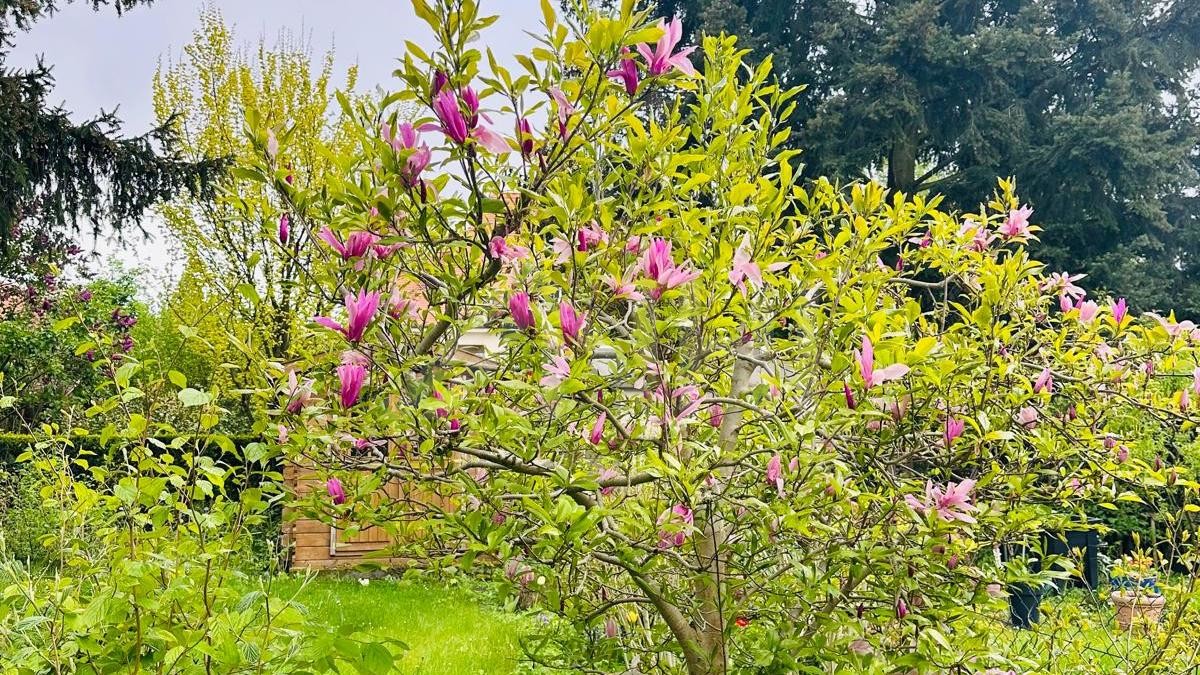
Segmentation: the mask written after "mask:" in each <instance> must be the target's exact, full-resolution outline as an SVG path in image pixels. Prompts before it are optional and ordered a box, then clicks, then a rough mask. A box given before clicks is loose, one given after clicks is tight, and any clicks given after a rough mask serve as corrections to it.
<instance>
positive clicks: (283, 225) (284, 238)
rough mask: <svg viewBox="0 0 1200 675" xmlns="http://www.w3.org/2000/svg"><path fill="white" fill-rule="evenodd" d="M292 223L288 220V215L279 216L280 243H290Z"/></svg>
mask: <svg viewBox="0 0 1200 675" xmlns="http://www.w3.org/2000/svg"><path fill="white" fill-rule="evenodd" d="M291 225H292V221H291V219H290V218H288V214H286V213H285V214H283V215H281V216H279V243H281V244H286V243H288V236H289V234H290V233H291V231H292V227H291Z"/></svg>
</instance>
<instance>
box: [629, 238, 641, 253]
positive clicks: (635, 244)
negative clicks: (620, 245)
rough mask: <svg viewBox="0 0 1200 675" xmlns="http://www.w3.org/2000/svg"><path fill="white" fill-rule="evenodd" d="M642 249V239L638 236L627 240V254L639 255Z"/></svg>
mask: <svg viewBox="0 0 1200 675" xmlns="http://www.w3.org/2000/svg"><path fill="white" fill-rule="evenodd" d="M641 248H642V238H641V237H639V236H637V235H636V234H634V235H630V237H629V238H628V239H626V240H625V252H626V253H637V252H638V251H639V250H641Z"/></svg>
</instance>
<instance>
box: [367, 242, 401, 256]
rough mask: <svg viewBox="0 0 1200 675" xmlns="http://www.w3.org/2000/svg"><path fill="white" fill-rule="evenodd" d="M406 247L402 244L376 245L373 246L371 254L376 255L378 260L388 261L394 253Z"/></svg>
mask: <svg viewBox="0 0 1200 675" xmlns="http://www.w3.org/2000/svg"><path fill="white" fill-rule="evenodd" d="M404 246H405V245H404V244H403V243H400V242H397V243H395V244H374V245H372V246H371V253H373V254H374V255H375V259H376V260H387V259H388V258H390V257H391V255H392V254H393V253H395V252H396V251H399V250H400V249H402V248H404Z"/></svg>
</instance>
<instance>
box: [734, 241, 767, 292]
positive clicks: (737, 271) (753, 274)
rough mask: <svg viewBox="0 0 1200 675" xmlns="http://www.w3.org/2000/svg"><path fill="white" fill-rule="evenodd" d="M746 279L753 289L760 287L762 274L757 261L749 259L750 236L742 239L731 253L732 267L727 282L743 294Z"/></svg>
mask: <svg viewBox="0 0 1200 675" xmlns="http://www.w3.org/2000/svg"><path fill="white" fill-rule="evenodd" d="M746 281H749V282H750V285H751V286H753V287H754V290H758V289H760V288H762V285H763V276H762V270H761V269H759V267H758V263H756V262H754V261H753V260H751V259H750V238H749V237H746V238H744V239H742V243H741V245H740V246H738V248H737V251H735V252H734V254H733V269H731V270H729V283H731V284H733V285H734V286H737V287H738V290H740V291H741V292H742V293H743V294H745V292H746Z"/></svg>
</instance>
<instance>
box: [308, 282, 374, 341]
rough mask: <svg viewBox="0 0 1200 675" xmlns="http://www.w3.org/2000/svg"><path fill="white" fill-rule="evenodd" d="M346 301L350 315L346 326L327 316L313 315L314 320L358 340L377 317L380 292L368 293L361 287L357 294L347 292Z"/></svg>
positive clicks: (352, 339)
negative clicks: (376, 311)
mask: <svg viewBox="0 0 1200 675" xmlns="http://www.w3.org/2000/svg"><path fill="white" fill-rule="evenodd" d="M345 302H346V315H347V317H348V318H347V321H346V325H345V326H343V325H342V324H340V323H338V322H337V321H334V320H333V319H331V318H329V317H327V316H316V317H313V321H315V322H317V323H318V324H320V325H322V326H324V327H326V328H329V329H331V330H335V331H337V332H339V333H341V334H342V335H345V336H346V339H347V340H349V341H350V342H358V341H359V340H361V339H362V336H363V333H364V332H365V331H366V330H367V327H368V326H370V325H371V320H372V319H374V318H375V310H377V309H378V308H379V293H378V292H377V291H371V292H370V293H368V292H367V291H366V289H361V290H359V291H358V295H357V296H354V295H351V294H350V293H347V294H346V300H345Z"/></svg>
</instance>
